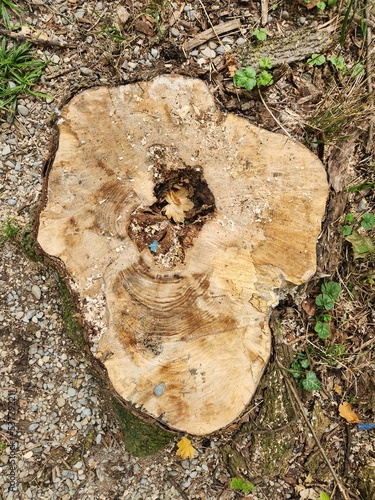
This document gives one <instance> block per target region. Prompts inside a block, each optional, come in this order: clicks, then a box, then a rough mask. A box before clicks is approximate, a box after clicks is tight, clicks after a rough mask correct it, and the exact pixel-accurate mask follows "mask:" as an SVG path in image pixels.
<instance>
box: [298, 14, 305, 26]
mask: <svg viewBox="0 0 375 500" xmlns="http://www.w3.org/2000/svg"><path fill="white" fill-rule="evenodd" d="M298 22H299V24H305V22H306V17H303V16H301V17H300V18H299V19H298Z"/></svg>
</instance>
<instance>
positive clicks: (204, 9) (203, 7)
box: [199, 0, 227, 52]
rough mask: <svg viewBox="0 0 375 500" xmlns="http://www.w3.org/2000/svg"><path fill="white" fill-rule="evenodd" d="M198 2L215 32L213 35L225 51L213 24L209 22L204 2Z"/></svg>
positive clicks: (200, 0) (225, 50)
mask: <svg viewBox="0 0 375 500" xmlns="http://www.w3.org/2000/svg"><path fill="white" fill-rule="evenodd" d="M199 3H200V4H201V7H202V9H203V11H204V13H205V14H206V17H207V20H208V22H209V23H210V25H211V28H212V31H213V32H214V33H215V36H216V38H217V39H218V41H219V43H220V45H221V46H222V47H223V49H224V52H227V49H226V48H225V46H224V44H223V42H222V41H221V40H220V38H219V35H218V34H217V32H216V30H215V26H214V25H213V24H212V22H211V19H210V16H209V15H208V14H207V11H206V7H205V6H204V3H203V2H202V0H199Z"/></svg>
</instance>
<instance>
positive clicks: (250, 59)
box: [236, 28, 336, 68]
mask: <svg viewBox="0 0 375 500" xmlns="http://www.w3.org/2000/svg"><path fill="white" fill-rule="evenodd" d="M335 40H336V37H335V36H334V35H332V33H330V32H329V31H328V30H316V31H312V30H311V28H303V29H299V30H297V31H288V32H286V33H284V34H283V35H281V36H277V37H273V38H268V39H267V40H265V41H264V42H263V43H262V44H256V45H254V44H251V43H248V44H246V45H244V46H242V47H241V49H239V50H238V52H237V54H236V55H237V58H238V61H239V63H240V65H241V66H254V67H255V68H256V67H257V66H258V64H259V61H260V59H262V58H263V57H269V58H270V60H271V62H272V66H274V67H276V66H280V65H281V64H283V63H293V62H296V61H303V60H304V59H307V58H308V57H310V56H311V54H314V53H319V54H323V53H324V52H327V50H328V49H329V48H330V47H331V46H332V45H333V44H334V43H335Z"/></svg>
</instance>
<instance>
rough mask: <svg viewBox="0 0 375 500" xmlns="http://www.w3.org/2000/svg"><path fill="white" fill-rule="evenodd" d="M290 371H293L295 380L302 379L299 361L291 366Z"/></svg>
mask: <svg viewBox="0 0 375 500" xmlns="http://www.w3.org/2000/svg"><path fill="white" fill-rule="evenodd" d="M290 369H291V370H292V376H293V377H294V378H301V373H302V368H301V365H300V364H299V363H298V361H293V362H292V363H291V364H290Z"/></svg>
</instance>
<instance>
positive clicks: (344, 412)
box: [339, 401, 360, 424]
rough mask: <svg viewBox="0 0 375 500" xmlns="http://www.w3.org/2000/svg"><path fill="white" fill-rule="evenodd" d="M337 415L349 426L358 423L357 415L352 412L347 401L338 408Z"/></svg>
mask: <svg viewBox="0 0 375 500" xmlns="http://www.w3.org/2000/svg"><path fill="white" fill-rule="evenodd" d="M339 413H340V415H341V416H342V418H345V420H346V421H347V422H349V424H358V422H359V421H360V420H359V417H358V415H357V414H356V413H355V412H354V411H353V410H352V405H351V404H350V403H348V402H347V401H345V402H344V403H342V404H341V405H340V406H339Z"/></svg>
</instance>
